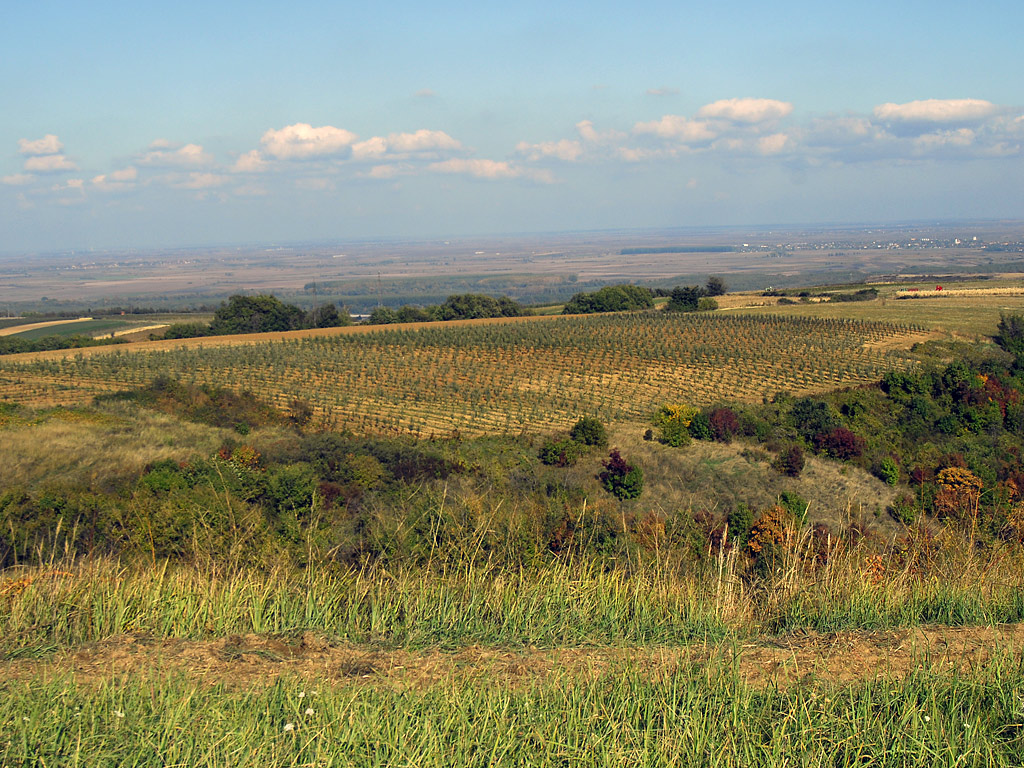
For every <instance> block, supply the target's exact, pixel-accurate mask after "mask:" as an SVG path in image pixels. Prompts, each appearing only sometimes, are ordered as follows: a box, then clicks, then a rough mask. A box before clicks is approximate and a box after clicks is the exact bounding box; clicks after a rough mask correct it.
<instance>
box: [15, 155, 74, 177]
mask: <svg viewBox="0 0 1024 768" xmlns="http://www.w3.org/2000/svg"><path fill="white" fill-rule="evenodd" d="M25 170H26V171H37V172H39V173H53V172H55V171H77V170H78V166H77V165H75V164H74V163H73V162H71V161H70V160H68V159H67V158H66V157H65V156H64V155H32V156H31V157H27V158H25Z"/></svg>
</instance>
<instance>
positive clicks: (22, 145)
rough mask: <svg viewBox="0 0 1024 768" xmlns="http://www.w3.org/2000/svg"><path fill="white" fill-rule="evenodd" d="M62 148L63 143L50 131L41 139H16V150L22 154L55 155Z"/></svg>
mask: <svg viewBox="0 0 1024 768" xmlns="http://www.w3.org/2000/svg"><path fill="white" fill-rule="evenodd" d="M62 149H64V145H63V144H61V143H60V139H58V138H57V137H56V136H55V135H54V134H52V133H48V134H46V135H45V136H43V138H41V139H35V140H31V139H18V151H19V152H21V154H23V155H56V154H57V153H58V152H60V151H61V150H62Z"/></svg>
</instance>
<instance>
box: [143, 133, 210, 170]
mask: <svg viewBox="0 0 1024 768" xmlns="http://www.w3.org/2000/svg"><path fill="white" fill-rule="evenodd" d="M149 147H150V149H149V151H148V152H147V153H146V154H144V155H143V156H142V157H141V158H139V162H140V163H142V164H143V165H153V166H167V167H174V166H177V167H193V168H199V167H202V166H204V165H210V164H211V163H213V155H211V154H210V153H209V152H206V151H204V150H203V148H202V146H200V145H199V144H185V145H184V146H180V147H177V148H174V145H173V144H170V143H169V142H167V141H166V139H157V140H156V141H154V142H153V143H152V144H150V145H149Z"/></svg>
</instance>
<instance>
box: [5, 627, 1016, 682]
mask: <svg viewBox="0 0 1024 768" xmlns="http://www.w3.org/2000/svg"><path fill="white" fill-rule="evenodd" d="M1022 653H1024V624H1007V625H1001V626H996V627H955V628H954V627H919V628H914V629H898V630H887V631H880V632H842V633H836V634H818V633H812V632H809V633H801V634H794V635H789V636H785V637H782V638H776V639H775V640H774V641H767V640H761V641H758V642H752V643H747V644H723V645H718V646H714V645H703V644H697V645H692V646H686V647H680V648H556V649H535V648H521V649H494V648H481V647H470V648H465V649H462V650H458V651H442V650H422V651H410V650H395V651H381V650H374V649H371V648H361V647H355V646H350V645H336V644H333V643H330V642H328V641H327V640H325V639H324V638H323V637H321V636H319V635H316V634H314V633H312V632H306V633H305V634H303V636H302V637H301V638H297V639H281V638H275V637H267V636H258V635H246V636H231V637H227V638H222V639H218V640H203V641H192V640H177V639H164V640H158V639H154V638H151V637H148V636H145V635H123V636H119V637H115V638H111V639H110V640H106V641H104V642H101V643H96V644H94V645H90V646H88V647H85V648H80V649H75V650H71V651H67V652H64V653H61V654H58V655H56V656H54V657H52V658H49V659H43V660H39V659H21V660H13V661H8V662H4V663H2V664H0V674H2V675H3V676H4V677H5V678H6V679H8V680H12V679H13V680H17V679H26V678H30V677H36V676H44V677H52V676H55V675H63V674H68V673H70V674H72V675H73V676H74V677H75V679H76V680H78V681H79V682H84V683H100V682H102V681H105V680H108V679H110V678H112V677H119V676H122V675H128V674H139V673H145V672H149V671H153V670H159V671H161V672H183V673H185V674H186V675H188V676H190V677H193V678H199V679H203V680H205V681H207V682H217V683H223V684H225V685H228V686H231V687H240V688H252V687H259V686H263V685H269V684H272V683H273V682H274V681H275V680H277V679H278V678H279V677H281V676H285V675H286V676H289V677H298V678H304V679H308V680H310V682H311V683H314V682H315V683H321V684H324V683H328V684H329V683H338V682H342V681H347V682H348V683H349V684H353V683H354V684H365V685H382V686H387V687H393V688H422V687H426V686H428V685H431V684H433V683H438V682H442V681H448V680H453V679H461V680H466V679H481V680H484V679H486V680H487V682H488V683H489V684H492V683H499V684H505V685H513V686H515V685H522V684H530V683H533V682H536V681H542V680H543V679H545V678H549V677H554V676H561V675H565V674H569V675H570V676H572V677H574V678H577V679H587V678H594V677H597V676H599V675H601V674H604V673H608V672H611V671H614V670H623V669H634V670H637V671H639V672H641V673H642V674H645V675H650V676H651V677H653V678H657V677H659V676H661V675H663V674H665V673H669V672H671V671H672V670H674V669H676V668H678V667H679V666H680V665H690V666H694V667H697V668H698V669H701V668H704V667H705V666H706V667H707V669H708V674H717V673H718V672H717V670H720V669H721V667H722V664H723V659H725V660H727V662H728V663H731V664H732V665H733V666H734V667H735V669H736V670H737V672H738V673H739V675H740V676H741V678H742V679H743V680H745V681H746V682H748V683H750V684H752V685H767V684H771V683H778V684H780V685H784V684H790V683H795V682H798V681H812V680H814V681H819V682H824V683H834V684H842V683H852V682H856V681H859V680H864V679H869V678H875V677H893V678H899V677H903V676H904V675H906V674H908V673H910V672H912V671H914V670H917V669H930V670H933V671H942V672H948V671H953V670H960V671H966V670H970V669H974V668H977V667H979V666H984V665H985V664H987V663H988V662H989V661H991V660H992V658H993V657H994V656H996V655H1000V656H1012V657H1013V658H1014V659H1016V660H1018V661H1019V660H1020V659H1021V658H1022ZM709 662H710V664H709Z"/></svg>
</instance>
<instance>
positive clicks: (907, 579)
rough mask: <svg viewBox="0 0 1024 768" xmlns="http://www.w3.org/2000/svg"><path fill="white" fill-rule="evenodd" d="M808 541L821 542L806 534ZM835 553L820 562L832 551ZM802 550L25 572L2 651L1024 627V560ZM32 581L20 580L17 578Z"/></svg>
mask: <svg viewBox="0 0 1024 768" xmlns="http://www.w3.org/2000/svg"><path fill="white" fill-rule="evenodd" d="M805 540H806V539H805ZM819 554H820V553H819ZM817 557H818V556H817V555H815V554H814V553H813V552H812V551H811V549H810V543H809V541H808V544H807V546H804V545H803V544H800V543H798V544H797V545H796V546H794V547H793V548H791V549H790V550H789V554H787V555H786V556H785V557H784V558H782V559H780V560H779V561H778V566H777V567H776V568H775V569H774V571H772V572H770V573H767V574H765V575H762V576H760V577H757V578H753V577H752V575H751V574H750V572H749V571H742V569H741V568H740V566H739V562H740V559H741V555H740V554H739V553H738V552H737V551H736V550H732V551H730V552H728V553H726V551H724V550H723V551H722V552H720V553H719V555H718V556H717V557H712V558H709V559H706V560H704V561H702V562H689V561H682V560H672V559H669V558H665V559H662V560H659V561H634V562H630V563H629V564H628V565H627V564H625V563H623V562H621V561H612V560H602V559H599V558H597V557H594V558H591V559H587V560H579V561H574V560H571V559H569V560H565V561H552V562H550V563H548V564H546V565H540V566H536V567H533V568H529V569H526V568H521V569H516V568H512V567H491V568H488V567H477V566H475V565H473V564H472V561H470V562H469V563H468V564H467V565H466V566H465V567H452V566H450V565H445V566H443V567H442V568H439V569H438V568H435V569H428V568H423V567H419V568H411V569H404V570H403V569H387V568H384V567H375V568H366V569H363V570H344V569H340V568H330V567H323V568H319V567H311V568H309V569H307V570H296V569H291V568H287V569H286V568H279V569H270V570H265V569H260V568H256V567H252V566H244V565H239V566H236V567H234V568H232V569H230V570H228V569H222V568H218V567H216V566H213V565H208V566H205V567H204V566H200V565H197V564H192V565H182V564H177V565H174V564H169V563H164V564H162V565H161V564H157V565H155V566H152V567H146V566H143V565H134V566H126V565H122V564H120V563H118V562H117V561H114V560H104V559H92V560H85V561H82V562H80V563H77V564H76V563H72V564H67V565H64V566H61V565H59V564H56V563H55V564H52V565H51V566H50V567H49V568H45V569H13V570H12V571H9V572H8V574H7V577H6V580H5V581H3V582H0V637H2V639H0V650H2V651H3V652H5V653H7V654H12V653H24V652H31V651H32V649H36V650H40V649H45V648H56V647H62V646H69V645H71V646H75V645H80V644H82V643H88V642H94V641H97V640H102V639H104V638H107V637H111V636H114V635H118V634H122V633H126V632H144V633H149V634H152V635H154V636H157V637H181V638H202V637H218V636H220V637H222V636H225V635H228V634H239V633H242V634H245V633H259V634H283V635H287V634H293V633H300V632H302V631H304V630H314V631H318V632H321V633H323V634H326V635H328V636H329V637H332V638H336V639H337V640H339V641H342V642H347V643H354V644H367V645H374V646H380V647H399V646H404V647H425V646H441V647H461V646H465V645H470V644H483V645H491V646H523V645H534V646H544V647H558V646H586V645H606V644H613V645H647V646H652V645H654V646H656V645H673V644H680V643H686V642H691V641H694V640H711V641H713V640H716V639H721V638H725V637H739V636H749V635H753V634H758V633H763V632H768V633H775V632H782V631H787V630H792V629H795V628H810V629H815V630H820V631H836V630H841V629H854V628H867V629H874V628H882V627H897V626H912V625H916V624H921V623H944V624H995V623H1005V622H1016V621H1022V620H1024V589H1022V587H1024V557H1022V553H1021V550H1020V548H1019V547H1016V546H1006V547H1004V548H1001V549H997V550H993V551H991V552H988V553H987V554H985V555H982V554H979V553H977V552H974V551H972V550H968V549H964V550H956V549H953V550H951V551H946V552H945V553H944V554H941V555H936V556H935V557H936V560H935V562H931V563H922V562H921V561H920V559H919V558H917V557H911V558H909V559H905V560H897V559H896V558H892V559H891V560H890V561H889V562H887V561H885V560H882V559H881V558H880V556H878V555H869V554H867V553H866V552H862V551H861V550H859V549H857V548H851V549H847V550H837V551H834V552H832V553H831V554H830V555H829V557H828V559H827V560H826V561H825V563H824V564H822V563H821V562H819V560H818V559H817ZM18 576H21V577H22V578H21V581H15V580H14V579H15V577H18Z"/></svg>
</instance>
